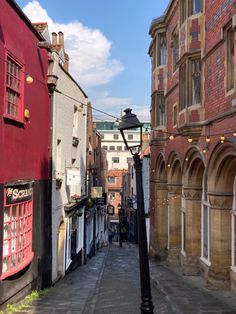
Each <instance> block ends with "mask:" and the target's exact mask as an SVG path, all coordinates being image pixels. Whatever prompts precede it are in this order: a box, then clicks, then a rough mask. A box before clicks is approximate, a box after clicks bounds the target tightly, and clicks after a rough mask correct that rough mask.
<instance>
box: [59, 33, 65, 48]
mask: <svg viewBox="0 0 236 314" xmlns="http://www.w3.org/2000/svg"><path fill="white" fill-rule="evenodd" d="M58 35H59V43H58V45H59V47H61V48H62V49H63V50H64V34H63V33H62V32H59V33H58Z"/></svg>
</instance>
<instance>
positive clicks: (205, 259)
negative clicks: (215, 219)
mask: <svg viewBox="0 0 236 314" xmlns="http://www.w3.org/2000/svg"><path fill="white" fill-rule="evenodd" d="M205 211H206V212H207V214H206V216H205V215H204V212H205ZM205 217H206V219H207V230H206V233H207V234H206V233H204V226H205V219H204V218H205ZM205 234H206V237H207V256H206V255H205V253H204V240H205V237H204V235H205ZM210 235H211V209H210V203H209V199H208V190H207V175H206V173H204V175H203V179H202V201H201V257H200V259H201V261H202V262H204V263H205V264H206V265H207V266H210V265H211V260H210V258H211V257H210V252H211V243H210Z"/></svg>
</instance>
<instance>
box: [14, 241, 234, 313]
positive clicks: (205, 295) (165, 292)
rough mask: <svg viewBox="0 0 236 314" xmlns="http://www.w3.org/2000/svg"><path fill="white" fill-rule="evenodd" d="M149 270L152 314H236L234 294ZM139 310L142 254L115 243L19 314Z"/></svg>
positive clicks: (153, 265) (161, 270)
mask: <svg viewBox="0 0 236 314" xmlns="http://www.w3.org/2000/svg"><path fill="white" fill-rule="evenodd" d="M150 268H151V278H152V296H153V303H154V306H155V310H154V313H165V314H171V313H183V314H187V313H189V314H190V313H191V314H192V313H193V314H194V313H204V314H210V313H211V314H213V313H216V314H217V313H222V314H233V313H236V301H235V298H234V297H233V294H232V293H229V292H228V293H221V294H219V293H217V292H214V293H213V292H211V293H210V292H208V291H207V290H206V289H205V288H203V287H202V286H201V282H200V281H199V280H197V279H196V278H195V279H194V278H187V277H184V278H182V277H181V276H179V275H178V274H177V273H175V272H173V271H171V270H169V269H168V268H167V267H165V266H163V265H159V264H157V262H155V261H151V264H150ZM139 306H140V285H139V266H138V248H137V246H135V245H132V244H128V243H123V247H122V248H120V247H119V245H118V243H113V244H112V245H110V246H109V247H105V248H103V249H101V250H99V251H98V252H97V253H96V256H95V257H93V258H92V259H91V260H89V261H88V262H87V264H86V265H83V266H81V267H79V268H78V269H76V270H75V271H74V272H72V273H70V274H69V275H67V276H66V277H65V278H64V279H63V280H61V281H59V282H58V283H57V284H56V285H55V286H54V287H53V288H51V289H50V291H49V292H48V293H47V295H46V296H44V297H42V298H41V299H40V300H37V301H34V303H33V305H32V307H31V308H29V309H27V310H24V311H21V312H20V313H18V314H26V313H27V314H29V313H30V314H43V313H44V314H45V313H50V314H53V313H55V314H56V313H58V314H60V313H63V314H72V313H78V314H79V313H81V314H138V313H140V310H139Z"/></svg>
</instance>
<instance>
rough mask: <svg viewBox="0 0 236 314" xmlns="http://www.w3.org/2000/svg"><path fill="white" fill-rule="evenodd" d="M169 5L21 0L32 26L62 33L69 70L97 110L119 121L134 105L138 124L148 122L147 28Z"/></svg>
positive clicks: (152, 0)
mask: <svg viewBox="0 0 236 314" xmlns="http://www.w3.org/2000/svg"><path fill="white" fill-rule="evenodd" d="M168 2H169V0H67V1H66V0H58V1H56V2H55V1H49V0H39V1H36V0H31V1H27V0H17V3H18V5H19V6H20V7H21V8H22V9H23V10H24V12H25V13H26V15H27V16H28V17H29V19H30V20H31V21H32V22H44V21H47V22H48V24H49V31H50V33H51V32H53V31H56V32H58V31H60V30H61V31H63V32H64V36H65V50H66V52H68V53H69V57H70V68H69V71H70V73H71V74H72V76H73V77H74V78H75V79H76V80H77V82H78V83H79V84H80V86H81V87H82V88H83V89H84V91H85V93H86V94H87V95H88V98H89V99H90V100H91V102H92V105H93V107H94V108H98V109H100V110H103V111H105V112H108V113H110V114H113V115H115V116H117V117H119V116H120V112H121V109H122V110H124V109H125V108H126V107H131V108H133V111H134V113H136V114H137V115H138V117H139V118H140V120H147V119H149V108H150V94H151V79H150V78H151V67H150V57H149V56H148V53H147V52H148V47H149V44H150V40H151V38H150V36H149V34H148V31H149V26H150V24H151V21H152V19H153V18H156V17H158V16H160V15H162V14H163V12H164V10H165V9H166V7H167V5H168ZM99 115H100V114H98V113H97V112H96V111H94V116H99ZM100 118H101V116H100ZM106 118H107V117H105V116H104V117H102V119H104V120H106Z"/></svg>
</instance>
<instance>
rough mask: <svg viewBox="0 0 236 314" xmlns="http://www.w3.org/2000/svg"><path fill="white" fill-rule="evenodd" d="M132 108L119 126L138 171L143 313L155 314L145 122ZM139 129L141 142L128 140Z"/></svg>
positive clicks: (126, 111)
mask: <svg viewBox="0 0 236 314" xmlns="http://www.w3.org/2000/svg"><path fill="white" fill-rule="evenodd" d="M131 111H132V109H130V108H128V109H125V110H124V112H125V115H124V116H123V117H122V118H121V122H120V124H119V126H118V130H120V132H121V135H122V138H123V140H124V143H125V145H126V147H127V149H129V150H130V152H131V154H132V155H133V159H134V168H135V172H136V189H137V191H136V193H137V215H138V243H139V269H140V284H141V306H140V309H141V313H142V314H153V308H154V307H153V303H152V296H151V285H150V272H149V260H148V250H147V234H146V222H145V212H144V197H143V184H142V162H141V160H140V156H139V153H140V152H141V148H142V127H143V124H142V123H141V122H140V121H139V120H138V118H137V117H136V115H135V114H133V113H131ZM137 129H138V130H139V143H137V144H133V143H132V144H131V143H129V141H128V134H130V131H132V130H137Z"/></svg>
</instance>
